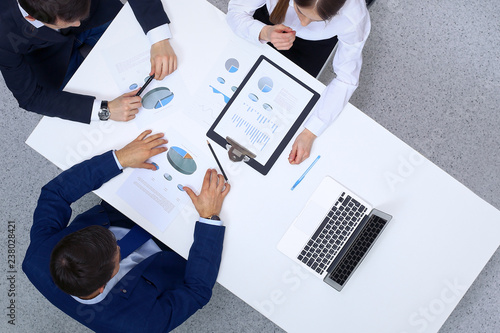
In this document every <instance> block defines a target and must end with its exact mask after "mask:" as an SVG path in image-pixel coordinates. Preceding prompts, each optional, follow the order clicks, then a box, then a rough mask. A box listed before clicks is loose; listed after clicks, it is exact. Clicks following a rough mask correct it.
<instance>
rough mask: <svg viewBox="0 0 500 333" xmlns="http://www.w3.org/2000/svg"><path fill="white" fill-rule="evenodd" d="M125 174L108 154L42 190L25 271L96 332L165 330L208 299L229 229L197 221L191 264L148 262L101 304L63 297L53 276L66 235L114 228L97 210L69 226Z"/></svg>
mask: <svg viewBox="0 0 500 333" xmlns="http://www.w3.org/2000/svg"><path fill="white" fill-rule="evenodd" d="M120 172H121V171H120V170H119V169H118V167H117V166H116V163H115V160H114V158H113V155H112V153H111V152H108V153H105V154H103V155H100V156H97V157H94V158H92V159H91V160H88V161H85V162H83V163H80V164H78V165H76V166H74V167H72V168H71V169H69V170H67V171H65V172H63V173H61V174H60V175H59V176H58V177H57V178H55V179H54V180H52V181H51V182H49V183H48V184H47V185H45V186H44V187H43V188H42V192H41V195H40V199H39V201H38V206H37V208H36V210H35V213H34V217H33V218H34V222H33V227H32V228H31V233H30V237H31V243H30V245H29V247H28V250H27V252H26V256H25V259H24V261H23V265H22V267H23V270H24V272H25V273H26V275H27V276H28V278H29V279H30V281H31V282H32V283H33V284H34V285H35V287H36V288H37V289H38V290H39V291H40V292H41V293H42V294H43V295H44V296H45V297H46V298H47V299H48V300H49V301H50V302H51V303H52V304H54V305H55V306H56V307H58V308H59V309H61V310H62V311H64V312H65V313H66V314H68V315H69V316H71V317H72V318H74V319H76V320H78V321H79V322H80V323H82V324H83V325H85V326H87V327H89V328H90V329H92V330H94V331H97V332H106V333H110V332H117V333H118V332H120V333H123V332H167V331H170V330H172V329H173V328H175V327H176V326H178V325H179V324H181V323H182V322H184V321H185V320H186V319H187V318H188V317H189V316H191V315H192V314H193V313H194V312H196V311H197V310H198V309H200V308H202V307H203V306H204V305H205V304H206V303H207V302H208V301H209V299H210V297H211V293H212V288H213V285H214V284H215V280H216V277H217V274H218V270H219V265H220V260H221V252H222V243H223V238H224V231H225V228H224V227H218V226H212V225H208V224H203V223H200V222H197V224H196V227H195V233H194V242H193V245H192V247H191V250H190V252H189V258H188V260H187V262H186V260H184V259H183V258H182V257H180V256H179V255H177V254H176V253H175V252H171V251H162V252H159V253H157V254H154V255H152V256H150V257H149V258H147V259H145V260H144V261H143V262H141V263H140V264H138V265H137V266H136V267H134V268H133V269H132V270H131V271H130V272H129V273H128V274H126V275H125V276H124V277H123V278H122V279H121V280H120V281H119V282H118V283H117V284H116V285H115V287H114V288H113V289H112V290H111V291H110V293H109V294H108V295H107V296H106V298H105V299H103V300H102V301H101V302H99V303H97V304H94V305H84V304H81V303H79V302H77V301H76V300H74V299H73V298H72V297H71V296H69V295H68V294H66V293H64V292H63V291H61V290H60V289H59V288H58V287H57V286H56V285H55V284H54V282H53V280H52V278H51V275H50V272H49V261H50V254H51V252H52V249H53V248H54V246H55V245H56V244H57V243H58V242H59V240H60V239H62V238H63V237H64V236H65V235H67V234H69V233H72V232H74V231H76V230H79V229H82V228H84V227H86V226H89V225H94V224H97V225H102V226H105V227H109V224H110V221H109V218H108V215H107V214H106V213H105V212H104V209H103V208H102V207H101V206H100V205H98V206H95V207H94V208H92V209H90V210H89V211H87V212H85V213H83V214H81V215H79V216H78V217H76V218H75V220H74V221H73V222H72V223H71V224H70V225H69V226H67V225H68V221H69V219H70V217H71V207H70V204H71V203H72V202H74V201H76V200H78V199H79V198H80V197H81V196H83V195H84V194H86V193H88V192H89V191H92V190H94V189H97V188H99V187H100V186H101V185H102V184H103V183H105V182H106V181H108V180H109V179H111V178H113V177H114V176H116V175H117V174H119V173H120Z"/></svg>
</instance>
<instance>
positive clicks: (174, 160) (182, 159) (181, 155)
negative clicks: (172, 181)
mask: <svg viewBox="0 0 500 333" xmlns="http://www.w3.org/2000/svg"><path fill="white" fill-rule="evenodd" d="M167 160H168V162H169V163H170V165H172V167H173V168H174V169H175V170H177V171H179V172H180V173H182V174H184V175H191V174H193V173H194V172H195V171H196V162H195V161H194V159H193V157H192V156H191V155H189V153H188V152H186V151H185V150H184V149H182V148H179V147H175V146H174V147H170V149H169V150H168V152H167Z"/></svg>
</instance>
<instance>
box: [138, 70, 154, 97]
mask: <svg viewBox="0 0 500 333" xmlns="http://www.w3.org/2000/svg"><path fill="white" fill-rule="evenodd" d="M154 78H155V75H154V74H153V75H151V76H150V77H149V78H148V79H147V81H146V83H144V85H143V86H142V87H141V89H139V91H138V92H137V94H135V95H136V96H140V95H141V94H142V92H143V91H144V89H146V87H147V86H148V84H150V83H151V81H153V79H154Z"/></svg>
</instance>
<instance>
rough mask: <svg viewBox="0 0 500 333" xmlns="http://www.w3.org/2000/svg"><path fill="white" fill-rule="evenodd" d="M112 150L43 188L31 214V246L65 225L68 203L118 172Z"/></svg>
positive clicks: (69, 214)
mask: <svg viewBox="0 0 500 333" xmlns="http://www.w3.org/2000/svg"><path fill="white" fill-rule="evenodd" d="M120 173H121V170H120V169H119V168H118V166H117V165H116V162H115V159H114V157H113V152H112V151H109V152H107V153H104V154H102V155H99V156H96V157H94V158H92V159H90V160H87V161H84V162H82V163H80V164H77V165H75V166H73V167H72V168H70V169H68V170H66V171H64V172H62V173H61V174H60V175H59V176H57V177H56V178H54V179H53V180H51V181H50V182H49V183H48V184H47V185H45V186H44V187H43V188H42V191H41V194H40V198H39V199H38V204H37V207H36V209H35V213H34V215H33V227H32V228H31V233H30V237H31V244H30V248H31V247H33V248H36V247H37V243H38V242H43V240H45V239H47V238H49V237H51V236H52V235H54V234H56V233H58V232H59V231H61V230H63V229H64V228H66V226H67V225H68V223H69V220H70V218H71V204H72V203H73V202H75V201H76V200H78V199H80V198H81V197H82V196H83V195H85V194H87V193H88V192H90V191H93V190H96V189H98V188H99V187H101V186H102V184H104V183H105V182H107V181H108V180H110V179H111V178H113V177H115V176H116V175H118V174H120Z"/></svg>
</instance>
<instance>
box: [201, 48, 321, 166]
mask: <svg viewBox="0 0 500 333" xmlns="http://www.w3.org/2000/svg"><path fill="white" fill-rule="evenodd" d="M319 97H320V95H319V94H318V93H317V92H316V91H314V90H313V89H312V88H310V87H308V86H307V85H305V84H304V83H302V82H301V81H299V80H298V79H297V78H295V77H294V76H292V75H291V74H290V73H288V72H286V71H285V70H284V69H282V68H281V67H279V66H278V65H276V64H275V63H274V62H272V61H271V60H269V59H268V58H266V57H265V56H260V57H259V59H258V60H257V62H256V63H255V65H254V66H253V67H252V69H250V72H249V73H248V74H247V76H246V77H245V79H244V80H243V82H242V83H241V84H240V86H239V87H238V89H237V90H236V92H235V93H234V95H233V96H232V97H231V99H230V100H229V102H228V103H227V104H226V106H225V107H224V109H223V110H222V112H221V113H220V115H219V116H218V117H217V119H216V120H215V122H214V123H213V125H212V126H211V127H210V129H209V130H208V132H207V136H208V137H209V138H210V139H212V140H214V141H215V142H217V143H218V144H220V145H221V146H222V147H225V148H228V149H229V146H231V147H233V148H235V147H236V148H237V149H238V148H239V151H240V152H243V154H244V155H246V156H245V157H246V158H245V159H244V161H245V162H246V163H247V164H248V165H250V166H251V167H253V168H254V169H255V170H257V171H258V172H260V173H262V174H263V175H266V174H267V173H268V172H269V170H270V169H271V167H272V166H273V164H274V163H275V162H276V160H277V159H278V157H279V156H280V154H281V153H282V152H283V150H284V149H285V147H286V146H287V144H288V143H289V142H290V140H291V139H292V137H293V136H294V134H295V132H297V130H298V129H299V127H300V125H301V124H302V122H303V121H304V120H305V119H306V117H307V115H308V114H309V113H310V112H311V110H312V108H313V107H314V105H315V104H316V102H317V101H318V99H319ZM230 156H231V155H230ZM231 159H232V160H233V161H235V159H233V158H231Z"/></svg>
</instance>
